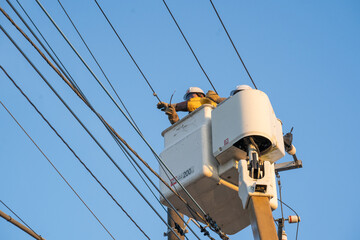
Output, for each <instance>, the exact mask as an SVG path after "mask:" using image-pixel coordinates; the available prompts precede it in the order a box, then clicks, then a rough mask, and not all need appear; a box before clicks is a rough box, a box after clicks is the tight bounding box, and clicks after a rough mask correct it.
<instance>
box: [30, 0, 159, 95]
mask: <svg viewBox="0 0 360 240" xmlns="http://www.w3.org/2000/svg"><path fill="white" fill-rule="evenodd" d="M36 1H38V0H36ZM95 3H96V5H97V6H98V8H99V9H100V11H101V13H102V14H103V15H104V17H105V19H106V21H107V22H108V23H109V25H110V27H111V28H112V30H113V31H114V33H115V34H116V36H117V37H118V39H119V40H120V42H121V44H122V45H123V47H124V48H125V50H126V52H127V53H128V54H129V56H130V58H131V60H132V61H133V62H134V64H135V66H136V67H137V69H138V70H139V72H140V74H141V75H142V77H143V78H144V80H145V81H146V83H147V84H148V86H149V87H150V89H151V91H152V92H153V95H154V96H155V97H156V98H157V99H158V100H159V102H161V101H160V98H159V97H158V95H157V94H156V92H155V90H154V89H153V87H152V86H151V84H150V82H149V81H148V79H147V78H146V76H145V74H144V73H143V71H142V70H141V68H140V67H139V65H138V64H137V62H136V61H135V59H134V57H133V56H132V55H131V53H130V51H129V49H128V48H127V47H126V45H125V43H124V41H123V40H122V39H121V37H120V36H119V34H118V33H117V31H116V30H115V28H114V26H113V25H112V24H111V22H110V20H109V18H108V17H107V16H106V14H105V12H104V11H103V10H102V8H101V7H100V5H99V3H98V2H97V1H96V0H95Z"/></svg>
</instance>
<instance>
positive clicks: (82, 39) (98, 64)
mask: <svg viewBox="0 0 360 240" xmlns="http://www.w3.org/2000/svg"><path fill="white" fill-rule="evenodd" d="M58 3H59V4H60V7H61V8H62V10H63V11H64V13H65V15H66V16H67V18H68V19H69V21H70V23H71V24H72V26H73V27H74V29H75V31H76V32H77V34H78V35H79V37H80V39H81V41H82V42H83V43H84V45H85V47H86V49H87V50H88V51H89V53H90V55H91V57H92V58H93V59H94V61H95V63H96V65H97V66H98V67H99V69H100V71H101V72H102V74H103V75H104V77H105V79H106V81H107V82H108V83H109V85H110V87H111V89H112V90H113V91H114V93H115V95H116V97H117V98H118V99H119V101H120V103H121V105H122V106H123V107H124V109H125V111H126V113H127V114H128V116H129V117H130V119H131V120H132V122H133V123H134V125H135V126H136V128H137V129H138V130H139V131H140V129H139V127H138V125H137V124H136V122H135V121H134V119H133V118H132V116H131V114H130V112H129V111H128V109H127V108H126V106H125V104H124V102H123V101H122V100H121V98H120V96H119V94H118V93H117V91H116V90H115V88H114V86H113V85H112V83H111V81H110V80H109V78H108V77H107V75H106V73H105V72H104V70H103V68H102V67H101V65H100V63H99V62H98V60H97V59H96V57H95V56H94V54H93V53H92V51H91V50H90V47H89V46H88V45H87V43H86V41H85V39H84V38H83V36H82V35H81V33H80V32H79V30H78V29H77V27H76V26H75V23H74V22H73V21H72V19H71V17H70V16H69V14H68V13H67V11H66V10H65V8H64V6H63V5H62V4H61V2H60V0H58ZM140 132H141V131H140Z"/></svg>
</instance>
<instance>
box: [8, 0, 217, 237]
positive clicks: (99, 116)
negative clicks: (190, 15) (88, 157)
mask: <svg viewBox="0 0 360 240" xmlns="http://www.w3.org/2000/svg"><path fill="white" fill-rule="evenodd" d="M37 2H38V0H37ZM38 4H39V5H40V6H41V4H40V3H39V2H38ZM42 9H43V8H42ZM43 11H44V12H45V13H46V11H45V9H43ZM2 12H3V14H4V15H5V16H6V17H7V18H8V20H9V21H10V22H11V23H12V24H13V25H14V26H15V27H16V28H17V30H18V31H19V32H20V33H21V34H22V35H23V36H24V37H25V38H26V39H27V40H28V41H29V42H30V43H31V45H32V46H33V47H34V48H35V49H36V50H37V51H38V52H39V54H40V55H41V56H42V57H43V58H44V60H45V61H46V62H47V63H48V64H49V65H50V66H51V67H52V68H53V69H54V70H55V72H56V73H57V74H58V75H59V76H60V77H61V78H62V79H63V80H64V81H65V82H66V83H67V84H68V85H69V86H70V88H71V89H72V90H73V91H74V92H75V93H76V94H77V95H78V96H79V97H80V98H81V99H82V100H83V102H84V103H85V104H86V105H87V106H88V107H89V108H90V109H91V110H92V111H93V112H94V113H95V115H96V116H97V117H98V118H99V119H100V121H101V122H102V123H103V124H104V126H105V127H106V128H107V129H108V131H109V132H110V131H111V132H112V133H113V134H114V135H115V136H116V138H118V139H119V140H120V141H121V142H122V143H123V144H125V146H126V147H127V148H128V149H129V150H130V151H131V152H132V153H133V154H134V155H135V156H136V157H137V158H138V159H139V160H140V161H141V162H142V163H143V164H144V165H145V166H146V167H147V168H148V169H149V170H150V171H151V172H152V173H153V174H154V175H155V176H156V177H158V178H159V179H160V180H161V181H162V182H163V183H164V185H165V186H166V187H168V188H169V189H170V190H171V191H172V192H173V193H174V194H175V195H176V196H177V197H179V198H180V200H181V201H182V202H184V203H185V204H186V205H187V206H188V208H191V207H190V205H189V204H188V203H187V202H186V201H185V199H184V198H182V197H181V196H180V195H179V194H178V193H177V192H175V191H174V190H173V189H172V188H171V187H170V186H169V184H167V183H166V182H165V181H164V180H163V179H162V178H161V177H160V176H159V175H158V174H157V173H156V172H155V171H154V170H153V169H152V168H151V167H150V166H149V165H148V164H147V163H146V162H145V161H144V160H143V159H142V158H141V157H140V156H139V155H138V154H137V153H136V152H135V151H134V150H133V149H132V148H131V147H130V146H129V145H128V144H127V143H126V141H125V140H124V139H123V138H121V137H120V135H118V133H117V132H116V131H115V130H114V129H113V128H112V127H111V126H110V125H109V124H108V123H107V122H106V121H105V120H104V119H103V118H102V116H101V115H100V114H99V113H97V112H96V111H95V109H94V108H93V107H92V106H91V104H90V103H89V102H88V101H87V100H86V98H85V96H83V95H82V94H80V93H79V92H78V91H77V89H76V88H75V87H74V86H72V84H71V83H70V82H69V81H68V80H67V79H66V78H65V77H64V76H63V75H62V74H61V73H60V72H59V70H58V69H56V67H55V66H54V65H53V64H52V63H51V62H50V61H49V60H48V59H47V58H46V57H45V55H44V54H43V53H42V52H41V51H40V49H39V48H38V47H37V46H36V45H35V44H34V43H33V42H32V41H31V40H30V39H29V38H28V36H27V35H26V34H25V33H24V32H23V31H22V30H21V29H20V28H19V27H18V26H17V25H16V24H15V22H14V21H13V20H12V19H11V18H10V17H9V16H8V15H7V14H6V13H5V12H4V11H3V10H2ZM47 16H48V17H49V18H50V19H51V17H50V16H49V15H48V14H47ZM52 22H53V24H54V25H55V26H56V27H57V25H56V24H55V22H54V21H52ZM57 29H58V30H59V31H60V29H59V28H58V27H57ZM2 30H3V31H5V30H4V29H2ZM7 36H8V37H9V39H10V40H11V41H12V42H13V44H14V45H15V46H16V47H17V48H18V50H19V51H20V52H21V53H22V54H23V56H24V57H25V58H26V59H27V60H28V62H29V63H30V64H31V65H32V66H33V68H34V69H35V70H37V69H36V67H35V66H34V65H33V64H32V63H31V61H30V60H29V59H28V58H27V57H26V55H25V54H24V53H23V52H22V51H21V49H20V48H19V47H18V46H17V45H16V43H15V42H14V41H13V40H12V39H11V37H10V36H9V35H8V34H7ZM63 37H64V38H65V39H66V37H65V36H64V35H63ZM67 41H68V40H67ZM68 43H69V42H68ZM69 44H70V43H69ZM70 45H71V44H70ZM71 46H72V45H71ZM73 50H74V49H73ZM78 57H80V56H79V55H78ZM80 58H81V57H80ZM81 59H82V58H81ZM83 63H84V64H86V63H85V62H83ZM86 66H87V65H86ZM88 69H89V68H88ZM89 70H90V69H89ZM37 72H38V71H37ZM38 74H39V75H40V76H42V75H41V74H40V72H38ZM93 76H94V77H96V76H95V75H93ZM43 80H44V81H45V82H46V83H47V84H48V85H49V83H48V82H47V81H46V79H44V78H43ZM99 83H100V82H99ZM100 85H101V86H102V84H101V83H100ZM49 87H50V88H51V89H52V87H51V85H50V86H49ZM102 87H103V86H102ZM103 89H104V90H106V89H105V88H104V87H103ZM52 90H53V89H52ZM53 91H54V90H53ZM106 92H107V91H106ZM54 93H55V94H56V92H54ZM107 93H108V92H107ZM108 95H109V97H111V96H110V94H109V93H108ZM57 96H58V95H57ZM58 98H59V96H58ZM59 99H60V98H59ZM111 99H112V100H113V98H111ZM113 102H114V103H115V104H116V106H117V107H118V108H119V110H120V111H121V112H122V113H123V115H124V116H125V117H126V119H127V120H128V121H129V122H130V124H131V125H132V126H133V127H134V129H135V130H136V131H137V129H136V127H135V126H134V125H133V124H132V122H131V121H130V120H129V118H128V117H127V116H126V115H125V114H124V112H123V111H122V109H121V108H120V107H119V106H118V104H117V103H116V102H115V101H114V100H113ZM65 106H67V105H65ZM69 111H70V110H69ZM70 112H71V111H70ZM74 117H75V118H76V116H74ZM76 119H77V118H76ZM77 120H78V121H79V119H77ZM79 123H80V124H82V123H81V121H80V122H79ZM82 126H83V125H82ZM83 128H84V129H85V130H87V129H86V127H85V126H83ZM137 132H138V134H139V135H140V137H141V138H142V139H143V141H144V142H145V143H146V144H147V146H148V147H149V148H150V149H151V151H152V152H153V154H154V155H155V156H156V159H157V160H158V161H159V164H160V166H161V167H165V168H166V171H168V172H169V173H170V174H171V176H172V177H173V178H174V179H175V180H176V182H177V183H178V184H179V186H180V187H181V188H182V189H183V190H184V192H185V193H186V195H187V196H188V197H189V198H190V199H191V201H192V202H194V204H195V205H196V206H197V208H199V209H200V210H201V212H202V213H203V214H204V216H205V217H202V216H201V215H200V214H199V213H197V212H196V211H195V210H193V211H194V212H195V213H196V214H197V215H198V216H199V217H200V218H201V219H202V220H203V221H204V222H207V223H209V225H210V226H211V225H214V226H215V225H216V223H215V222H214V221H213V220H212V219H211V218H210V216H208V215H207V214H206V213H205V212H204V210H203V209H202V208H201V207H200V205H199V204H198V203H197V202H196V201H195V199H194V198H193V197H192V196H191V195H190V193H189V192H188V191H187V190H186V189H185V187H184V186H183V185H182V184H181V183H180V182H179V181H178V179H176V177H175V176H174V174H173V173H172V172H171V170H170V169H169V168H168V167H167V166H166V164H165V163H164V162H163V161H162V159H161V158H160V157H159V156H158V155H157V153H156V152H155V150H154V149H153V148H152V147H151V145H150V144H149V143H148V142H147V141H146V139H145V138H144V136H143V135H142V134H141V132H139V131H137ZM88 134H89V135H90V136H91V137H93V136H92V135H91V133H90V132H88ZM93 139H94V138H93ZM94 141H95V142H96V143H97V144H98V145H99V143H98V142H97V141H96V139H94ZM99 147H100V148H101V149H102V150H103V152H104V153H105V154H106V155H107V156H108V158H109V159H110V160H111V161H112V162H113V164H114V165H115V166H116V167H117V168H118V170H119V171H120V172H121V173H122V174H123V175H124V176H125V178H127V176H126V175H125V174H124V173H123V172H122V170H121V169H120V168H119V166H118V165H117V164H116V163H115V162H114V161H113V159H112V158H111V156H109V155H108V154H107V152H106V151H105V150H104V149H103V148H102V146H101V145H99ZM127 179H128V178H127ZM128 181H129V182H130V183H131V181H130V179H128ZM133 187H134V188H135V189H136V190H137V188H136V187H135V186H134V185H133ZM138 193H139V195H140V196H142V194H141V192H139V191H138ZM142 198H143V199H144V200H145V201H146V202H147V203H148V205H149V206H150V207H151V208H153V207H152V205H151V204H150V203H149V202H148V201H147V200H146V198H144V197H143V196H142ZM153 210H154V212H155V213H156V214H157V215H158V216H159V217H160V215H159V214H158V213H157V212H156V210H155V209H154V208H153ZM160 218H161V217H160ZM161 220H162V221H163V222H164V223H165V224H167V223H166V222H165V221H164V220H163V219H162V218H161ZM208 220H211V221H210V222H208ZM216 229H217V230H214V229H212V230H214V231H216V232H217V233H218V234H219V235H220V236H221V237H222V236H224V234H223V233H222V232H221V231H219V229H218V228H217V227H216ZM171 230H172V229H171Z"/></svg>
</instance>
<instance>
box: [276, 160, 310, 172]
mask: <svg viewBox="0 0 360 240" xmlns="http://www.w3.org/2000/svg"><path fill="white" fill-rule="evenodd" d="M302 167H303V165H302V161H301V160H297V161H290V162H284V163H275V172H282V171H287V170H292V169H297V168H302Z"/></svg>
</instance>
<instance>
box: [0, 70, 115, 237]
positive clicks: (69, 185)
mask: <svg viewBox="0 0 360 240" xmlns="http://www.w3.org/2000/svg"><path fill="white" fill-rule="evenodd" d="M0 68H1V70H3V71H4V73H5V74H6V75H7V76H8V77H10V76H9V75H8V74H7V73H6V71H5V70H4V69H3V68H2V66H0ZM0 103H1V105H2V106H3V107H4V109H5V110H6V111H7V112H8V113H9V115H10V116H11V117H12V118H13V119H14V121H15V122H16V124H17V125H18V126H19V127H20V128H21V129H22V130H23V132H24V133H25V134H26V136H27V137H28V138H29V139H30V140H31V142H32V143H33V144H34V145H35V146H36V148H37V149H38V150H39V151H40V153H41V154H42V155H43V156H44V157H45V158H46V160H47V161H48V162H49V163H50V165H51V166H52V167H53V168H54V170H55V171H56V172H57V173H58V174H59V176H60V177H61V178H62V179H63V180H64V182H65V183H66V184H67V185H68V187H69V188H70V189H71V190H72V191H73V192H74V194H75V195H76V196H77V197H78V199H79V200H80V201H81V202H82V203H83V204H84V206H85V207H86V208H87V209H88V210H89V212H90V213H91V214H92V215H93V216H94V218H95V219H96V220H97V221H98V222H99V223H100V225H101V226H102V227H103V228H104V230H105V231H106V232H107V233H108V234H109V235H110V236H111V238H112V239H114V240H115V238H114V237H113V235H112V234H111V233H110V232H109V230H108V229H107V228H106V227H105V225H104V224H103V223H102V222H101V221H100V219H99V218H98V217H97V216H96V215H95V213H94V212H93V211H92V210H91V209H90V207H89V206H88V205H87V204H86V203H85V201H84V200H83V199H82V198H81V197H80V195H79V194H78V193H77V192H76V191H75V189H74V188H73V187H72V186H71V184H70V183H69V182H68V181H67V180H66V179H65V177H64V176H63V175H62V174H61V173H60V171H59V170H58V169H57V168H56V167H55V165H54V164H53V163H52V162H51V160H50V159H49V158H48V157H47V156H46V155H45V153H44V152H43V151H42V150H41V148H40V147H39V146H38V145H37V144H36V142H35V141H34V140H33V139H32V138H31V136H30V135H29V134H28V133H27V131H26V130H25V129H24V128H23V127H22V126H21V124H20V123H19V122H18V121H17V120H16V118H15V117H14V116H13V115H12V114H11V112H10V111H9V110H8V109H7V108H6V107H5V105H4V104H3V103H2V102H1V101H0ZM0 201H1V200H0ZM3 204H4V203H3ZM4 205H5V204H4ZM5 206H6V205H5ZM9 210H10V209H9ZM10 211H11V210H10ZM14 214H15V213H14ZM15 215H16V214H15ZM18 218H19V219H20V220H21V221H22V219H21V218H20V217H18ZM22 222H23V221H22ZM23 223H24V224H25V225H26V226H27V227H28V228H30V227H29V226H28V225H27V224H26V223H25V222H23ZM30 229H31V228H30ZM31 230H32V229H31ZM32 231H33V232H35V231H34V230H32Z"/></svg>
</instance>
